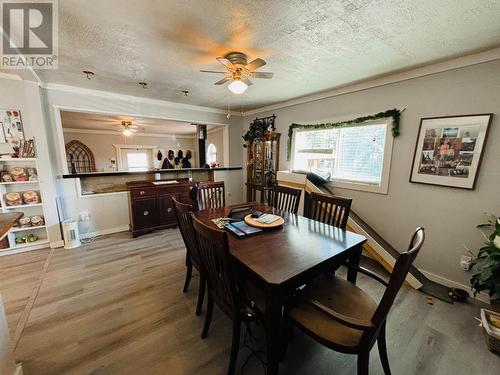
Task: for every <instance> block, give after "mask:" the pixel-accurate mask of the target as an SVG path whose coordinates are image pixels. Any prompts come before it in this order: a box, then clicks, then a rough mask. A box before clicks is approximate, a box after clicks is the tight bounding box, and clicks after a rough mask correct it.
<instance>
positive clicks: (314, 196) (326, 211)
mask: <svg viewBox="0 0 500 375" xmlns="http://www.w3.org/2000/svg"><path fill="white" fill-rule="evenodd" d="M351 203H352V199H351V198H344V197H339V196H334V195H328V194H320V193H315V192H313V193H311V195H310V199H309V204H310V208H309V210H308V211H306V212H308V215H306V216H308V217H309V218H310V219H313V220H316V221H320V222H322V223H325V224H328V225H333V226H334V227H339V228H342V229H346V226H347V219H348V218H349V212H350V211H351Z"/></svg>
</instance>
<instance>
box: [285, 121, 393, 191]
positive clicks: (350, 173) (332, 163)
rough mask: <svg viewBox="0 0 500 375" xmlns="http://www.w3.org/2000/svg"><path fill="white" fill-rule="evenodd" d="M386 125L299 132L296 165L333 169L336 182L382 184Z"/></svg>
mask: <svg viewBox="0 0 500 375" xmlns="http://www.w3.org/2000/svg"><path fill="white" fill-rule="evenodd" d="M386 133H387V124H386V123H383V124H370V125H364V126H355V127H345V128H336V129H325V130H307V131H298V132H296V133H295V136H294V150H295V151H294V158H293V168H294V169H296V170H305V171H311V170H319V171H326V172H330V174H331V176H332V179H333V180H334V181H335V180H337V181H347V182H353V183H362V184H373V185H380V184H381V180H382V171H383V166H384V152H385V140H386Z"/></svg>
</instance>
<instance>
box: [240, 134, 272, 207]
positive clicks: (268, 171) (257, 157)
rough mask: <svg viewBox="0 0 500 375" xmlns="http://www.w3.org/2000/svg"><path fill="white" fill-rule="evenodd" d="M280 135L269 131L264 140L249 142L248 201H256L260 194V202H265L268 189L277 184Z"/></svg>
mask: <svg viewBox="0 0 500 375" xmlns="http://www.w3.org/2000/svg"><path fill="white" fill-rule="evenodd" d="M280 136H281V134H280V133H276V132H274V131H268V132H265V133H264V136H263V138H262V140H259V141H257V142H254V141H247V145H246V146H247V148H246V149H247V201H253V200H256V193H257V192H260V199H259V200H260V201H261V202H263V201H264V190H265V188H266V187H270V186H273V185H274V184H275V183H276V174H277V172H278V169H279V161H280V155H279V154H280Z"/></svg>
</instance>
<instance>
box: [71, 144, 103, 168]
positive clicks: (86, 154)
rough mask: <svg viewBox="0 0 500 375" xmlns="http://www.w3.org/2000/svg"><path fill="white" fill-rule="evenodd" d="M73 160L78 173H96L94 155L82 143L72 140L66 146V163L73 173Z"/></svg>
mask: <svg viewBox="0 0 500 375" xmlns="http://www.w3.org/2000/svg"><path fill="white" fill-rule="evenodd" d="M71 159H73V163H75V167H76V172H77V173H86V172H95V171H96V169H95V160H94V154H93V153H92V151H90V148H88V147H87V146H85V145H84V144H83V143H82V142H80V141H77V140H72V141H70V142H68V143H67V144H66V161H67V163H68V170H69V171H70V172H71Z"/></svg>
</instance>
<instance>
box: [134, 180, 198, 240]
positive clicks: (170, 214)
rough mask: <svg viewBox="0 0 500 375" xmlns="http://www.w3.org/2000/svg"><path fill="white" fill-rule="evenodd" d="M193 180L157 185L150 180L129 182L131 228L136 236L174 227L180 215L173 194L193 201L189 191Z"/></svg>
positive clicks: (187, 201) (187, 200) (184, 201)
mask: <svg viewBox="0 0 500 375" xmlns="http://www.w3.org/2000/svg"><path fill="white" fill-rule="evenodd" d="M193 185H194V184H193V183H189V182H187V181H180V182H179V183H175V184H167V185H155V184H154V183H153V182H150V181H138V182H136V181H134V182H129V183H127V186H128V188H129V191H130V201H129V212H130V231H131V232H132V235H133V236H134V237H137V236H139V235H141V234H145V233H149V232H151V231H153V230H157V229H165V228H171V227H175V226H176V225H177V219H176V217H175V212H174V204H173V202H172V197H175V198H176V199H177V200H179V201H181V202H183V203H189V204H192V203H193V202H191V200H190V198H189V191H190V190H191V188H192V186H193Z"/></svg>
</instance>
